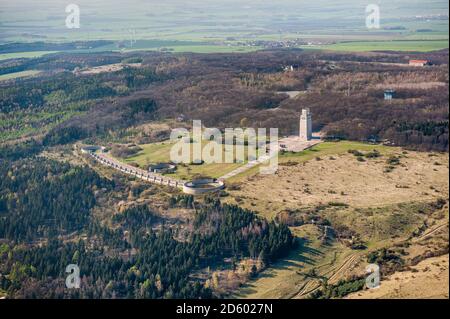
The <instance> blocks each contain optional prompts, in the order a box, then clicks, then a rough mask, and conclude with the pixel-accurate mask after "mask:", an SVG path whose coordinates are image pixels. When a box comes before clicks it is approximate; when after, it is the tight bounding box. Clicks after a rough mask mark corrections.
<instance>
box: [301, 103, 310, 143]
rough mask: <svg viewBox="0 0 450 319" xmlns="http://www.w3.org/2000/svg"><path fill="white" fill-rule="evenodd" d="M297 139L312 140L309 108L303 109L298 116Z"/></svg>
mask: <svg viewBox="0 0 450 319" xmlns="http://www.w3.org/2000/svg"><path fill="white" fill-rule="evenodd" d="M299 137H300V139H301V140H302V141H310V140H311V139H312V119H311V111H310V110H309V108H306V109H303V110H302V114H301V115H300V131H299Z"/></svg>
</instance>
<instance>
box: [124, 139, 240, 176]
mask: <svg viewBox="0 0 450 319" xmlns="http://www.w3.org/2000/svg"><path fill="white" fill-rule="evenodd" d="M209 143H214V142H210V141H203V142H202V149H205V147H206V146H207V145H209ZM173 146H174V144H173V143H171V142H162V143H154V144H145V145H139V147H140V148H142V151H140V152H138V153H137V154H135V155H133V156H130V157H127V158H125V159H121V160H122V161H123V162H124V163H127V164H132V163H135V164H137V165H139V166H140V167H141V168H144V169H145V168H146V167H147V166H148V165H149V164H155V163H167V162H170V151H171V148H172V147H173ZM220 147H222V152H223V154H225V153H226V150H225V146H223V145H220ZM234 159H236V154H234ZM246 162H247V151H246V150H245V160H244V162H242V163H219V164H215V163H212V164H201V165H194V164H191V165H189V164H180V165H178V166H177V171H176V172H175V173H174V174H167V176H171V177H176V178H180V179H184V180H190V179H192V177H193V176H195V175H206V176H209V177H213V178H218V177H221V176H223V175H225V174H227V173H229V172H231V171H233V170H235V169H236V168H238V167H241V166H242V165H244V164H245V163H246Z"/></svg>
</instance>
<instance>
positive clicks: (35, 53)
mask: <svg viewBox="0 0 450 319" xmlns="http://www.w3.org/2000/svg"><path fill="white" fill-rule="evenodd" d="M51 53H56V51H30V52H14V53H3V54H0V61H1V60H7V59H19V58H39V57H41V56H43V55H46V54H51Z"/></svg>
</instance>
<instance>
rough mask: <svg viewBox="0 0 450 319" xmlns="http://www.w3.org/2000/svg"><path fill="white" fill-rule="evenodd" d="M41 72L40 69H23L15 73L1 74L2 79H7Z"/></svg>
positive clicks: (0, 78)
mask: <svg viewBox="0 0 450 319" xmlns="http://www.w3.org/2000/svg"><path fill="white" fill-rule="evenodd" d="M39 73H41V71H38V70H27V71H21V72H14V73H8V74H3V75H0V81H6V80H11V79H17V78H23V77H27V76H34V75H37V74H39Z"/></svg>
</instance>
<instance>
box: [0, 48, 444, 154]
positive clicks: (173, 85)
mask: <svg viewBox="0 0 450 319" xmlns="http://www.w3.org/2000/svg"><path fill="white" fill-rule="evenodd" d="M412 58H425V59H429V60H430V61H431V62H432V63H433V64H434V65H433V66H427V67H422V68H421V67H408V65H407V63H408V61H409V59H412ZM121 61H122V62H124V63H125V65H124V67H123V68H120V69H118V70H117V71H115V72H97V73H96V72H94V73H92V74H91V73H89V74H84V73H79V72H78V70H89V68H91V67H94V66H99V65H100V66H101V65H108V64H112V63H119V62H121ZM129 61H132V62H135V61H138V62H139V63H140V64H139V66H137V67H136V66H135V67H129V66H128V64H126V63H129ZM290 65H292V66H295V68H294V70H293V71H292V72H285V71H284V67H285V66H290ZM12 66H14V67H19V66H24V68H25V69H38V70H45V73H43V74H42V75H40V76H38V77H35V78H28V79H22V80H20V79H16V80H10V81H4V82H0V109H1V111H2V115H1V117H0V128H1V134H0V138H1V139H2V140H11V139H17V138H20V137H23V136H42V134H48V136H46V137H45V138H44V143H45V144H48V145H57V144H65V143H70V142H73V141H76V140H80V139H84V138H88V137H96V138H108V137H109V136H110V134H111V131H115V132H120V130H126V129H128V128H130V127H134V126H136V125H139V124H141V123H144V122H145V121H149V120H158V121H164V120H167V119H176V118H178V117H179V116H181V115H182V116H183V118H184V120H185V121H189V120H192V119H201V120H203V122H204V124H205V125H207V126H217V127H219V128H225V127H229V126H234V127H237V126H242V125H244V126H253V127H278V128H279V129H280V132H281V134H293V133H295V132H296V131H297V129H298V128H297V126H298V123H297V122H298V121H297V119H298V116H299V113H300V110H301V109H302V108H304V107H310V108H311V110H312V112H313V117H314V122H313V124H314V129H315V130H323V131H324V132H325V133H327V135H328V136H329V137H331V138H345V139H351V140H359V141H366V140H377V141H387V142H390V143H391V144H395V145H402V146H408V147H411V148H414V149H420V150H441V151H446V150H448V50H444V51H440V52H433V53H429V54H423V53H421V54H413V53H409V54H405V53H395V52H389V53H387V52H386V53H359V54H350V53H347V54H343V53H320V52H314V53H311V52H307V51H301V50H285V51H283V50H282V51H263V52H257V53H247V54H211V55H200V54H167V53H128V54H120V53H97V54H59V55H54V56H48V57H45V58H44V57H43V58H36V59H17V60H6V61H4V62H1V63H0V72H2V70H3V71H5V72H7V70H9V69H10V68H11V67H12ZM386 89H394V90H395V91H396V96H395V98H394V100H392V101H390V102H389V101H385V100H384V98H383V92H384V90H386ZM286 91H296V92H300V95H298V96H297V97H296V98H289V97H288V95H286V94H282V93H280V92H286Z"/></svg>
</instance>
